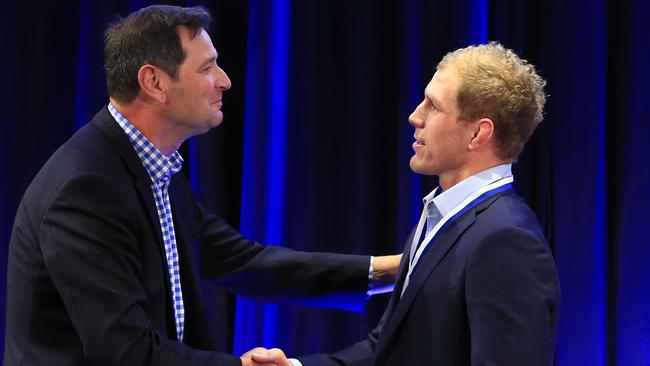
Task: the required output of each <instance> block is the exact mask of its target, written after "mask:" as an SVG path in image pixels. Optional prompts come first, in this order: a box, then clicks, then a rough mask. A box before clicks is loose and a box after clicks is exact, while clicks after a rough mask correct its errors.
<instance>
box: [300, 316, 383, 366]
mask: <svg viewBox="0 0 650 366" xmlns="http://www.w3.org/2000/svg"><path fill="white" fill-rule="evenodd" d="M388 308H389V309H390V305H389V306H388ZM387 317H388V310H387V311H386V312H384V315H383V316H382V318H381V319H380V320H379V323H378V324H377V326H376V327H375V328H374V329H373V330H372V331H370V333H368V337H367V338H366V339H365V340H363V341H361V342H358V343H355V344H353V345H352V346H350V347H347V348H345V349H343V350H340V351H338V352H336V353H333V354H325V353H320V354H315V355H310V356H301V357H297V358H298V360H299V361H300V363H302V365H303V366H371V365H372V364H373V361H374V359H375V349H376V347H377V341H378V339H379V335H380V334H381V331H382V329H383V326H384V323H385V321H386V318H387Z"/></svg>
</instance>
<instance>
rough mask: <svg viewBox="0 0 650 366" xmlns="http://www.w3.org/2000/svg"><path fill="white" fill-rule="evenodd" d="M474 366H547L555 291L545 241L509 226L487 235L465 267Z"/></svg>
mask: <svg viewBox="0 0 650 366" xmlns="http://www.w3.org/2000/svg"><path fill="white" fill-rule="evenodd" d="M465 289H466V298H467V314H468V320H469V326H470V333H471V344H472V347H471V348H472V354H471V360H472V365H475V366H479V365H531V366H535V365H540V366H542V365H544V366H546V365H549V364H551V363H552V360H553V349H554V340H555V334H553V329H555V326H554V324H552V322H553V320H552V319H556V317H555V316H553V313H554V312H556V311H557V307H558V301H559V287H558V282H557V276H556V272H555V264H554V261H553V258H552V256H551V253H550V251H549V249H548V248H547V246H546V244H545V242H543V241H542V240H540V239H539V238H538V237H537V236H535V235H533V234H532V233H530V232H528V231H525V230H522V229H518V228H510V229H503V230H500V231H497V232H494V233H492V234H490V235H488V236H486V237H485V238H484V239H483V240H482V241H481V243H480V244H479V245H478V246H477V248H476V250H475V251H474V253H473V254H472V255H471V256H470V257H469V260H468V263H467V268H466V287H465Z"/></svg>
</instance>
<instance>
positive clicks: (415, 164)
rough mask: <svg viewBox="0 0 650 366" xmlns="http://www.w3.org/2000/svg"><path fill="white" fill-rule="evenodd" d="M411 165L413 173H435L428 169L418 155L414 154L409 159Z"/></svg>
mask: <svg viewBox="0 0 650 366" xmlns="http://www.w3.org/2000/svg"><path fill="white" fill-rule="evenodd" d="M409 167H410V168H411V171H412V172H413V173H417V174H422V175H434V173H433V172H431V169H427V167H426V166H424V164H423V163H422V162H421V161H419V160H418V158H417V156H413V157H412V158H411V161H409Z"/></svg>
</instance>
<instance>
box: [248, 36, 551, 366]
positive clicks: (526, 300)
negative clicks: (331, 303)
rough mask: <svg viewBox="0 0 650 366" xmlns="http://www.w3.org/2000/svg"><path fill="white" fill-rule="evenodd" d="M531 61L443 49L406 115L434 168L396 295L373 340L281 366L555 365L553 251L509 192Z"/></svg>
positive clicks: (532, 90) (420, 152)
mask: <svg viewBox="0 0 650 366" xmlns="http://www.w3.org/2000/svg"><path fill="white" fill-rule="evenodd" d="M544 85H545V82H544V80H543V79H542V78H541V77H540V76H539V75H537V73H536V72H535V68H534V67H533V66H532V65H530V64H528V63H527V62H526V61H525V60H522V59H520V58H519V57H518V56H517V55H516V54H515V53H514V52H512V51H511V50H508V49H505V48H504V47H503V46H501V45H500V44H498V43H490V44H487V45H481V46H471V47H467V48H463V49H459V50H456V51H454V52H451V53H449V54H447V55H446V56H445V57H444V58H443V60H442V61H441V62H440V64H439V65H438V70H437V71H436V73H435V74H434V76H433V78H432V79H431V82H429V85H427V87H426V89H425V91H424V100H423V101H422V103H420V105H418V106H417V108H416V109H415V111H413V113H412V114H411V116H410V117H409V122H410V123H411V125H412V126H413V127H415V135H414V137H415V142H414V143H413V149H414V151H415V154H414V155H413V157H412V158H411V161H410V166H411V169H412V170H413V171H414V172H417V173H420V174H426V175H437V176H438V178H439V184H440V185H439V187H437V188H435V189H434V190H433V191H432V192H431V193H430V194H428V195H427V196H426V197H424V198H423V203H424V208H423V212H422V216H421V218H420V222H419V223H418V225H417V227H416V228H415V229H414V231H413V233H412V234H411V236H410V237H409V238H408V239H407V242H406V247H405V251H404V252H405V253H406V255H404V257H403V259H402V264H401V267H400V271H399V277H398V279H397V283H396V285H395V291H394V292H393V295H392V297H391V300H390V302H389V304H388V307H387V309H386V311H385V313H384V316H383V317H382V319H381V320H380V322H379V325H378V326H377V327H376V328H375V329H374V330H373V331H372V332H371V333H370V334H369V336H368V338H367V339H366V340H365V341H362V342H360V343H357V344H355V345H353V346H351V347H349V348H347V349H345V350H342V351H340V352H338V353H335V354H332V355H325V354H322V355H314V356H307V357H299V358H298V360H287V359H286V358H285V356H284V354H283V352H282V351H281V350H278V349H272V350H264V349H256V350H253V351H252V353H254V356H253V360H254V361H259V362H273V363H276V364H278V365H281V366H284V365H291V364H293V365H297V364H302V365H303V366H311V365H318V366H329V365H332V366H334V365H336V366H342V365H346V366H352V365H355V366H365V365H368V366H369V365H382V366H383V365H396V366H401V365H435V366H469V365H476V366H478V365H501V366H523V365H525V366H548V365H552V364H553V362H554V351H555V336H556V329H557V315H558V306H559V298H560V292H559V291H560V289H559V282H558V277H557V271H556V268H555V263H554V260H553V256H552V254H551V251H550V249H549V247H548V244H547V242H546V240H545V239H544V236H543V234H542V231H541V229H540V227H539V223H538V221H537V218H536V217H535V215H534V213H533V212H532V211H531V210H530V208H528V206H527V205H526V204H525V203H524V202H523V200H522V199H521V198H520V197H519V196H517V194H516V193H515V192H514V191H513V188H512V182H513V177H512V173H511V164H512V163H513V162H514V161H515V160H516V158H517V156H518V155H519V153H520V152H521V150H522V148H523V146H524V143H525V142H526V141H527V140H528V138H529V137H530V136H531V134H532V133H533V131H534V130H535V127H536V126H537V125H538V124H539V123H540V122H541V120H542V116H543V110H544V103H545V101H546V98H545V96H544Z"/></svg>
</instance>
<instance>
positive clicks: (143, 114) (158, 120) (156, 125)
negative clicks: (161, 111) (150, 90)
mask: <svg viewBox="0 0 650 366" xmlns="http://www.w3.org/2000/svg"><path fill="white" fill-rule="evenodd" d="M110 101H111V104H112V105H113V107H115V109H117V111H118V112H120V114H121V115H123V116H124V118H126V119H127V120H128V121H129V122H131V124H132V125H133V127H135V128H137V129H138V131H140V133H142V134H143V135H144V136H145V137H146V138H147V140H149V141H150V142H151V143H152V144H153V145H154V146H155V147H156V149H158V151H160V152H161V153H163V154H164V155H165V156H170V155H171V154H173V153H174V152H176V151H178V149H179V148H180V146H181V144H182V143H183V140H181V139H178V138H177V136H176V134H174V133H173V131H172V130H170V129H168V128H166V124H165V123H164V122H163V121H164V118H163V117H162V116H160V115H158V114H157V113H156V112H155V110H154V109H153V108H151V106H148V105H145V102H143V101H140V100H139V99H137V98H136V99H135V100H134V101H133V102H131V103H130V104H128V105H125V104H122V103H120V102H118V101H116V100H115V99H113V98H110Z"/></svg>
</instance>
